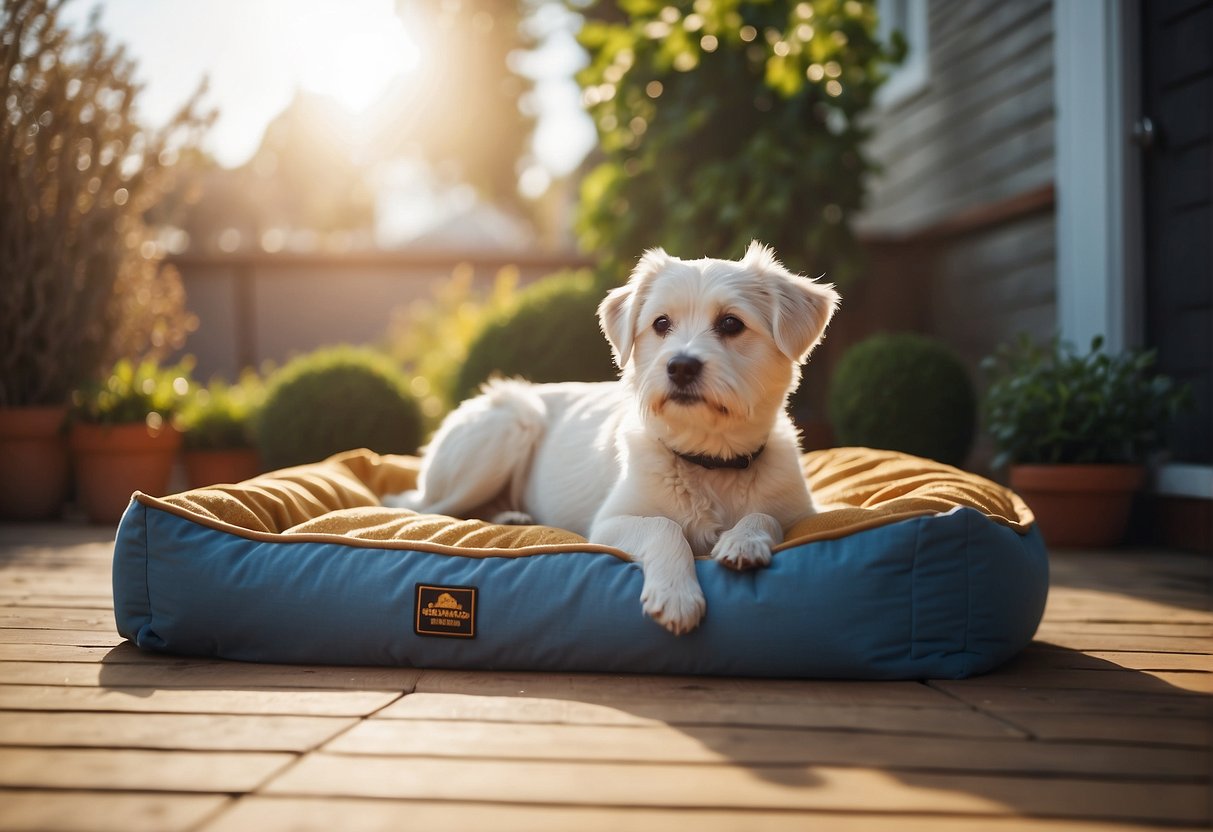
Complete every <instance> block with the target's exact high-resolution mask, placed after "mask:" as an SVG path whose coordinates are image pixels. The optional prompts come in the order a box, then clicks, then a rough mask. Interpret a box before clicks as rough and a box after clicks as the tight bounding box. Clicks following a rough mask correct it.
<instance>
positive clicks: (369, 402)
mask: <svg viewBox="0 0 1213 832" xmlns="http://www.w3.org/2000/svg"><path fill="white" fill-rule="evenodd" d="M253 432H254V437H255V439H256V443H257V447H258V449H260V451H261V456H262V460H263V461H264V462H265V464H266V465H267V466H268V467H270V468H271V469H272V468H285V467H287V466H291V465H301V464H303V463H307V462H316V461H317V460H321V459H324V458H325V457H328V456H332V455H333V454H335V453H340V452H341V451H348V450H350V449H352V448H370V449H371V450H372V451H376V452H378V453H414V452H415V451H416V450H417V446H418V445H419V444H420V442H421V408H420V407H419V406H418V404H417V401H416V399H414V398H413V396H412V395H411V394H410V393H409V392H408V389H407V386H406V384H405V379H404V376H403V374H402V373H401V372H400V369H399V368H398V367H397V366H396V365H395V364H394V363H393V362H392V361H391V359H389V358H387V357H386V356H384V355H382V354H380V353H377V352H375V351H373V350H370V349H359V348H354V347H328V348H324V349H320V350H317V351H315V352H313V353H309V354H308V355H303V356H300V357H298V358H295V359H294V360H292V361H290V362H288V363H287V364H286V366H284V367H282V368H281V369H280V370H278V371H277V372H276V373H274V374H273V375H272V376H270V378H269V380H268V382H267V389H266V396H265V403H264V404H263V405H262V407H261V409H260V411H258V413H257V416H256V419H255V420H254V424H253Z"/></svg>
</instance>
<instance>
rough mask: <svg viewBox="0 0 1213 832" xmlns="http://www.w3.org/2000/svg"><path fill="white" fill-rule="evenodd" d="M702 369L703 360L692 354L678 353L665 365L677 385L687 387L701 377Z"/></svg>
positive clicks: (667, 372)
mask: <svg viewBox="0 0 1213 832" xmlns="http://www.w3.org/2000/svg"><path fill="white" fill-rule="evenodd" d="M702 369H703V362H702V361H700V360H699V359H698V358H694V357H693V356H690V355H676V356H674V357H673V358H671V359H670V363H669V364H666V365H665V371H666V374H667V375H669V377H670V381H672V382H674V386H675V387H686V386H687V385H688V384H690V383H691V382H692V381H694V380H695V379H697V378H699V371H700V370H702Z"/></svg>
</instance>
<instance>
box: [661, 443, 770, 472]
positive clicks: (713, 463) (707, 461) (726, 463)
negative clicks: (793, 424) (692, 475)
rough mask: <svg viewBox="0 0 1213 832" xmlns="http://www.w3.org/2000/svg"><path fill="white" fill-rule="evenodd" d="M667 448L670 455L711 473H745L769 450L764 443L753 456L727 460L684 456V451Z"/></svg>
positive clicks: (694, 455)
mask: <svg viewBox="0 0 1213 832" xmlns="http://www.w3.org/2000/svg"><path fill="white" fill-rule="evenodd" d="M662 444H665V443H662ZM666 447H667V448H669V449H670V453H672V454H673V455H674V456H676V457H678V458H679V459H681V460H684V461H686V462H689V463H691V464H692V465H698V466H699V467H700V468H707V469H708V470H709V471H715V470H717V469H719V468H732V469H733V470H735V471H744V470H745V469H746V468H749V467H750V463H751V462H753V461H754V460H756V459H758V457H759V455H761V454H762V452H763V451H765V450H766V448H767V446H766V444H765V443H763V444H762V445H759V446H758V450H756V451H754V452H753V453H751V454H746V455H745V456H733V457H728V458H726V457H722V456H708V455H707V454H684V453H683V452H682V451H676V450H674V449H673V448H670V446H669V445H666Z"/></svg>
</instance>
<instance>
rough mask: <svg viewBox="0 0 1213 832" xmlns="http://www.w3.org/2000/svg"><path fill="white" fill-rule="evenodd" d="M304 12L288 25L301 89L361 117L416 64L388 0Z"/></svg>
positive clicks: (407, 37) (414, 45) (409, 42)
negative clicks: (323, 96) (326, 97)
mask: <svg viewBox="0 0 1213 832" xmlns="http://www.w3.org/2000/svg"><path fill="white" fill-rule="evenodd" d="M303 8H305V9H306V11H302V12H301V13H300V14H299V15H298V16H297V17H295V18H294V19H293V20H292V21H291V23H290V25H289V29H290V31H291V34H292V42H293V50H292V51H293V56H292V57H293V58H294V62H295V66H294V70H295V77H296V78H297V79H298V81H299V86H300V87H301V88H302V89H305V90H308V91H309V92H314V93H318V94H321V95H326V96H329V97H331V98H333V99H335V100H336V101H338V102H339V103H341V104H342V105H343V106H344V107H345V108H346V109H347V110H349V111H350V112H351V113H361V112H362V111H364V110H365V109H366V108H367V107H369V106H370V105H372V104H373V103H375V101H376V100H378V98H379V97H380V96H381V95H382V94H383V92H384V90H385V89H386V88H387V87H388V85H389V84H390V83H391V82H392V81H393V80H395V79H396V78H398V77H399V76H401V75H404V74H406V73H408V72H409V71H410V70H412V69H413V68H414V67H415V66H416V65H417V62H418V58H419V53H420V50H419V48H418V45H417V43H416V41H414V40H413V38H412V37H411V36H410V34H409V32H408V31H407V30H406V28H405V25H404V22H403V21H402V20H401V19H400V17H399V16H398V15H397V14H396V13H395V11H394V10H393V8H392V4H391V3H390V2H389V0H365V2H363V3H356V4H355V3H346V4H337V3H333V4H329V3H325V4H315V5H307V6H304V7H303Z"/></svg>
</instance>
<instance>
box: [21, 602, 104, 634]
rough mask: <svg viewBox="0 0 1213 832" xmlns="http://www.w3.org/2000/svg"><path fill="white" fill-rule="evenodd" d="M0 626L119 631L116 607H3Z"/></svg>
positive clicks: (33, 628) (28, 628) (29, 628)
mask: <svg viewBox="0 0 1213 832" xmlns="http://www.w3.org/2000/svg"><path fill="white" fill-rule="evenodd" d="M0 628H5V629H7V628H15V629H23V630H94V631H101V632H117V630H116V625H115V623H114V613H113V610H86V609H83V610H82V609H71V608H64V607H0Z"/></svg>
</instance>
